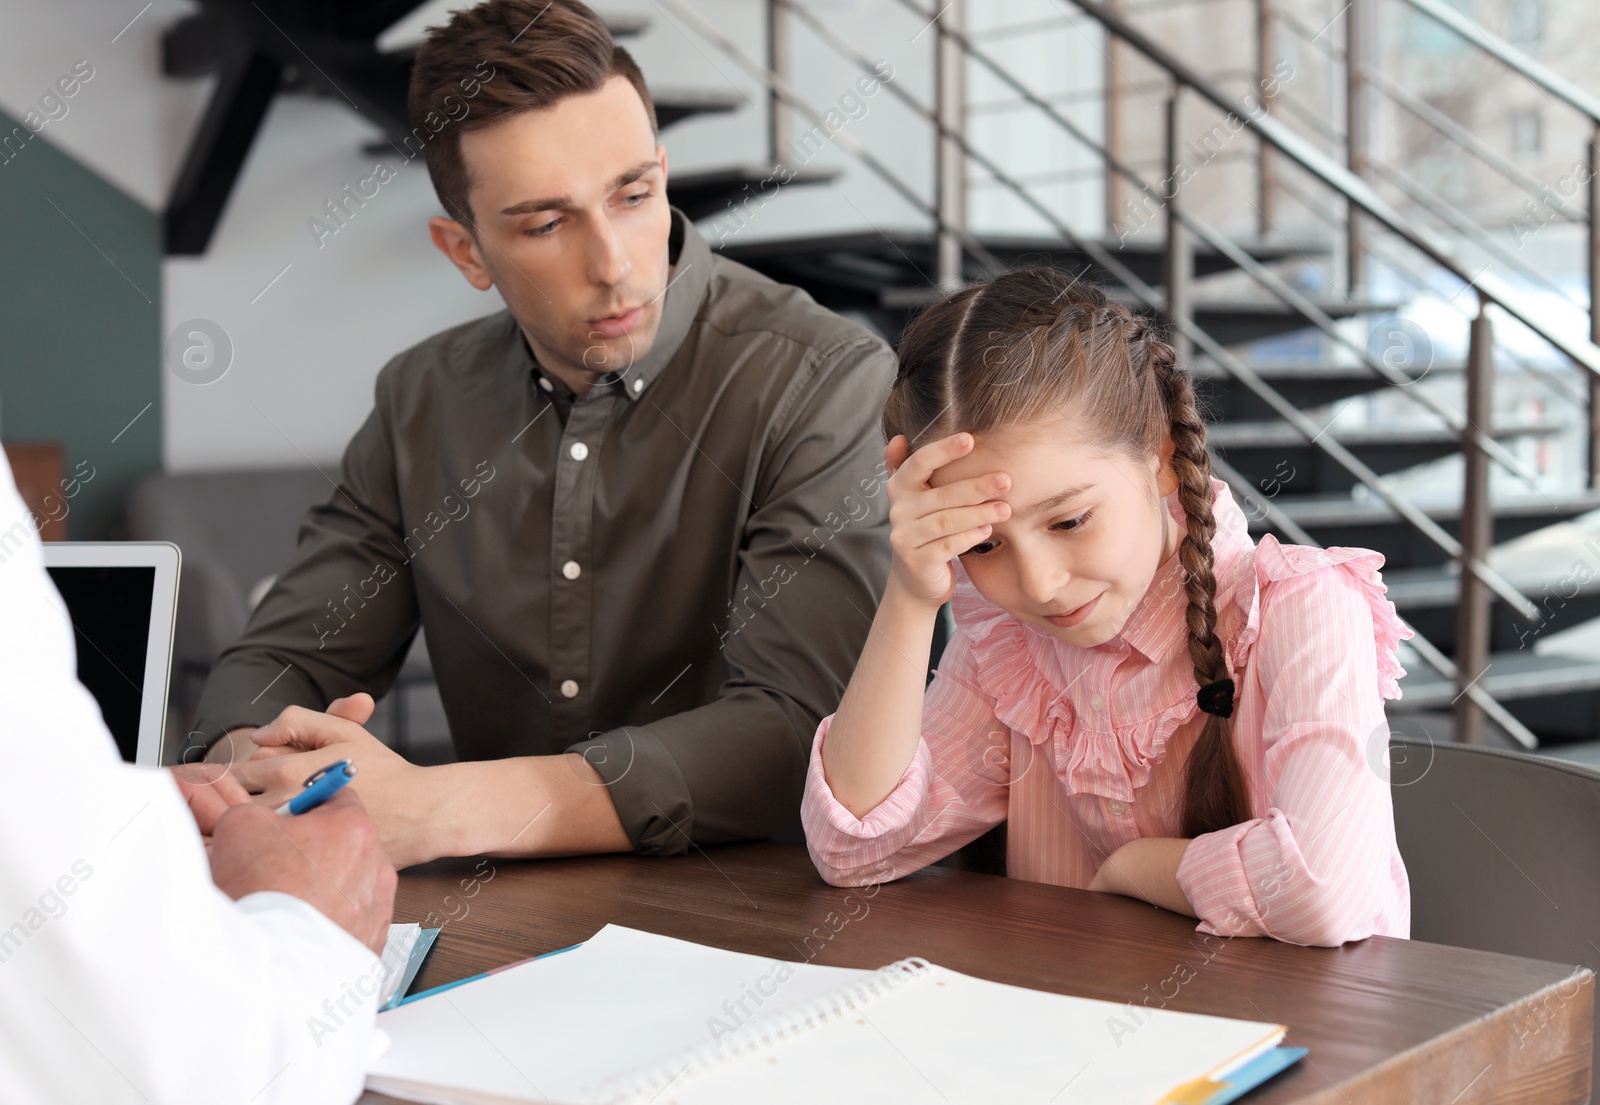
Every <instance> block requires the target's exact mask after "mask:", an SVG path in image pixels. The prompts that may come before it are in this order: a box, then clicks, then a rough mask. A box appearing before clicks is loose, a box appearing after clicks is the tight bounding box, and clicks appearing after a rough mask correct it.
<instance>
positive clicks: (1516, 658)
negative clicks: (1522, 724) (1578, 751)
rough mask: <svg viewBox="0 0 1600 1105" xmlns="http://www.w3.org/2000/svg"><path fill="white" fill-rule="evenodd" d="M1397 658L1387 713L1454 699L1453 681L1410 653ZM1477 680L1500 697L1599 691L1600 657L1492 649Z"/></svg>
mask: <svg viewBox="0 0 1600 1105" xmlns="http://www.w3.org/2000/svg"><path fill="white" fill-rule="evenodd" d="M1402 662H1403V663H1404V664H1405V668H1406V674H1405V678H1403V679H1401V680H1400V692H1401V697H1400V698H1399V699H1396V700H1394V701H1392V702H1390V703H1388V709H1389V710H1390V711H1391V712H1393V713H1408V712H1411V711H1415V710H1437V709H1441V708H1446V707H1448V706H1449V705H1450V704H1451V703H1452V702H1453V701H1454V699H1455V697H1456V693H1457V692H1456V687H1455V684H1454V683H1451V682H1448V681H1446V680H1445V678H1444V677H1443V676H1441V675H1440V674H1439V673H1438V672H1436V671H1434V670H1433V669H1432V668H1431V667H1429V666H1428V665H1427V664H1425V663H1423V662H1422V660H1421V659H1420V658H1419V657H1416V656H1415V654H1412V656H1410V657H1409V658H1405V659H1403V660H1402ZM1479 682H1480V683H1481V684H1482V686H1483V687H1484V689H1485V690H1487V691H1488V692H1489V693H1490V694H1491V695H1493V696H1494V697H1495V698H1496V699H1498V700H1499V701H1501V702H1513V701H1516V700H1518V699H1526V698H1536V697H1543V696H1547V695H1570V694H1574V693H1580V692H1592V691H1596V690H1600V659H1593V658H1590V657H1587V656H1564V655H1544V656H1540V655H1536V654H1535V653H1534V652H1533V650H1532V649H1515V650H1511V651H1506V652H1495V653H1491V654H1490V656H1489V666H1488V667H1487V668H1486V669H1485V672H1484V675H1483V677H1482V678H1481V679H1480V680H1479ZM1513 712H1516V711H1513ZM1535 731H1537V730H1535Z"/></svg>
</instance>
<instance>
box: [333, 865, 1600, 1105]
mask: <svg viewBox="0 0 1600 1105" xmlns="http://www.w3.org/2000/svg"><path fill="white" fill-rule="evenodd" d="M395 912H396V915H395V920H396V921H419V922H425V923H427V924H429V925H430V926H432V925H441V924H442V925H443V928H444V931H443V932H441V933H440V934H439V940H438V943H437V944H436V945H435V947H434V950H433V952H432V955H431V956H430V958H429V960H428V962H427V964H426V965H425V966H424V968H423V970H422V972H421V974H420V975H419V976H418V978H417V981H416V983H415V985H414V987H413V990H422V989H426V988H428V987H431V986H438V985H440V984H442V983H445V982H451V981H454V980H456V979H458V978H463V977H466V976H468V975H471V974H476V973H478V972H479V971H482V970H484V969H486V968H489V967H493V966H497V965H500V964H503V963H507V962H511V961H513V960H516V959H522V958H525V957H527V956H530V955H536V954H539V953H542V952H547V951H552V950H554V949H556V948H563V947H567V946H569V945H572V944H575V943H578V942H579V941H582V940H584V939H586V938H588V937H589V936H592V935H593V934H594V933H595V932H597V931H598V930H599V929H600V928H601V927H602V926H603V925H605V924H606V923H608V922H615V923H617V924H621V925H627V926H629V927H632V928H636V929H643V930H647V931H650V932H656V933H660V934H663V935H666V936H675V937H679V938H681V939H685V940H694V941H698V942H700V943H704V944H712V945H717V946H719V947H723V948H729V949H732V950H734V951H741V952H751V953H755V954H758V955H763V956H770V957H772V958H775V959H786V960H805V961H812V962H816V963H824V964H830V965H833V966H841V967H881V966H883V965H884V964H886V963H890V962H893V961H894V960H896V959H900V958H903V957H905V956H909V955H920V956H923V957H925V958H927V959H929V960H931V961H932V962H934V963H937V964H940V965H941V966H944V967H949V968H951V969H953V970H957V971H962V972H965V973H967V974H971V975H976V976H979V977H982V978H988V979H993V980H995V981H997V982H1007V983H1014V984H1018V985H1022V986H1031V987H1034V988H1036V989H1040V990H1051V991H1056V992H1058V993H1063V994H1077V995H1081V996H1084V997H1092V998H1101V999H1105V1000H1109V1001H1116V1002H1132V1003H1135V1004H1144V1003H1148V1004H1150V1005H1151V1006H1159V1005H1162V1004H1163V1003H1164V1004H1165V1005H1166V1006H1167V1007H1168V1008H1172V1009H1182V1010H1189V1011H1193V1012H1198V1013H1216V1014H1220V1015H1222V1016H1230V1017H1239V1018H1243V1019H1249V1020H1265V1021H1272V1022H1277V1023H1281V1024H1285V1025H1288V1026H1289V1038H1288V1042H1289V1043H1291V1044H1297V1045H1301V1046H1304V1047H1308V1048H1310V1049H1311V1050H1310V1055H1309V1056H1307V1058H1306V1059H1305V1060H1302V1061H1301V1062H1300V1063H1299V1064H1298V1065H1297V1066H1296V1067H1295V1068H1293V1069H1292V1070H1290V1071H1288V1072H1286V1073H1284V1074H1283V1075H1281V1076H1279V1077H1278V1078H1276V1079H1275V1080H1273V1081H1272V1082H1270V1083H1268V1084H1267V1085H1266V1086H1264V1087H1262V1088H1261V1089H1260V1090H1258V1091H1256V1092H1255V1093H1254V1094H1251V1095H1249V1096H1247V1097H1246V1098H1245V1099H1244V1101H1246V1102H1248V1103H1250V1105H1266V1103H1268V1102H1272V1103H1278V1102H1307V1103H1309V1102H1316V1103H1319V1105H1367V1103H1388V1102H1394V1103H1396V1105H1402V1103H1403V1105H1420V1103H1423V1102H1440V1103H1442V1105H1476V1103H1480V1102H1506V1103H1508V1105H1509V1103H1513V1102H1515V1103H1523V1102H1539V1103H1546V1102H1548V1103H1552V1105H1559V1103H1566V1102H1573V1103H1579V1102H1583V1101H1586V1100H1588V1096H1589V1064H1590V1050H1591V1025H1592V1022H1593V1017H1594V975H1593V974H1592V973H1591V972H1589V971H1588V970H1585V969H1583V968H1580V967H1575V966H1569V965H1560V964H1555V963H1545V962H1542V961H1539V960H1534V959H1518V958H1513V957H1511V956H1504V955H1494V954H1490V953H1486V952H1475V951H1466V950H1463V949H1459V948H1447V947H1443V946H1441V945H1437V944H1423V943H1416V942H1412V941H1408V940H1393V939H1387V938H1384V937H1374V938H1372V939H1370V940H1365V941H1361V942H1360V943H1355V944H1347V945H1345V946H1344V947H1342V948H1300V947H1294V946H1292V945H1288V944H1281V943H1278V942H1277V941H1274V940H1261V939H1237V940H1222V939H1220V938H1216V937H1203V936H1201V935H1200V934H1199V933H1197V932H1196V931H1195V928H1194V923H1193V922H1192V921H1190V920H1189V919H1188V918H1184V917H1179V916H1177V915H1176V914H1172V913H1167V912H1165V911H1163V910H1159V909H1155V908H1153V907H1150V906H1146V905H1144V904H1142V903H1139V902H1134V901H1132V900H1130V899H1126V898H1118V897H1114V896H1111V895H1106V894H1091V893H1089V892H1087V891H1082V890H1068V889H1064V888H1061V887H1055V886H1045V885H1043V884H1040V883H1030V882H1023V881H1020V880H1017V879H1003V878H996V877H994V876H991V875H978V874H971V873H964V872H957V871H951V870H946V869H943V868H929V869H927V870H925V871H922V872H920V873H918V874H916V875H913V876H911V877H909V878H906V879H903V880H901V881H899V882H895V883H888V884H886V885H883V886H880V887H876V888H866V889H858V890H845V889H840V888H837V887H831V886H828V885H827V884H825V883H824V882H823V881H822V880H821V879H820V878H819V877H818V876H817V873H816V871H815V869H814V868H813V867H812V866H811V862H810V860H809V859H808V858H807V856H806V853H805V850H804V849H803V848H800V847H798V846H795V845H784V844H749V845H737V846H730V847H724V848H712V849H710V850H709V851H706V852H699V851H696V852H694V853H691V854H690V855H687V856H682V857H678V858H674V859H652V858H645V857H638V856H604V857H592V858H585V859H567V860H543V861H535V862H516V861H509V860H487V859H478V860H459V861H457V860H451V861H444V862H440V863H435V864H429V865H426V866H424V867H419V868H414V869H413V870H411V871H409V872H407V873H406V874H405V875H404V876H402V878H401V880H400V891H399V897H398V902H397V907H396V911H395ZM387 1100H389V1099H388V1098H384V1097H380V1096H379V1095H376V1094H370V1093H369V1094H367V1095H366V1096H365V1097H363V1098H362V1101H363V1102H381V1101H387ZM886 1105H892V1103H886Z"/></svg>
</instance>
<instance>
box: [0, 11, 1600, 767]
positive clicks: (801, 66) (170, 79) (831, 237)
mask: <svg viewBox="0 0 1600 1105" xmlns="http://www.w3.org/2000/svg"><path fill="white" fill-rule="evenodd" d="M456 6H460V2H459V0H457V2H456V3H454V4H451V3H448V2H444V3H425V4H421V5H420V6H419V5H417V4H415V3H414V2H413V0H366V2H356V0H338V2H336V0H255V2H253V3H252V2H249V0H244V2H237V0H205V2H203V3H195V2H189V0H151V2H149V3H143V4H142V6H141V0H71V2H68V3H62V2H60V0H52V2H46V0H8V2H7V3H6V4H5V5H4V6H3V8H0V242H3V243H4V245H3V247H0V248H3V254H0V256H3V263H0V285H3V289H4V292H3V294H0V332H3V334H4V341H3V342H0V438H3V440H4V442H5V443H6V447H7V450H8V453H9V454H10V455H11V458H12V463H13V466H14V468H15V469H16V471H17V475H18V479H19V482H20V483H22V484H23V485H24V489H25V491H26V492H27V493H28V494H29V495H30V496H31V497H32V498H31V501H32V503H33V504H34V506H35V509H36V510H37V511H39V512H40V514H41V516H43V517H45V518H46V519H47V524H46V525H45V527H44V530H45V536H46V537H47V538H55V539H61V538H67V537H70V538H71V539H74V540H86V539H107V538H130V537H131V538H140V539H162V540H174V541H177V542H178V543H179V544H180V545H182V547H183V550H184V576H183V584H182V591H181V598H180V615H179V628H178V644H177V662H176V664H175V668H174V676H173V690H172V698H171V704H172V705H171V715H172V725H173V726H174V727H177V728H180V729H181V727H183V726H185V725H186V724H187V712H188V711H189V710H191V709H192V706H193V703H194V701H195V699H196V697H197V695H198V692H199V688H200V686H201V685H202V683H203V681H204V677H205V673H206V671H207V670H208V668H209V666H210V664H211V662H212V661H213V660H214V658H215V656H216V654H217V652H218V651H219V650H220V649H221V648H222V647H224V646H225V645H226V644H227V643H228V642H229V641H231V639H232V638H233V637H234V636H236V635H237V633H238V632H239V631H240V629H241V628H242V627H243V624H244V621H245V618H246V616H247V614H248V611H249V608H250V605H251V603H252V602H253V601H254V600H255V599H257V598H259V597H260V595H261V594H263V593H264V591H265V585H266V582H267V581H268V580H269V579H270V577H271V575H272V574H273V573H274V572H276V571H277V570H278V568H279V567H281V565H282V563H283V562H284V560H285V559H286V557H287V556H288V554H289V551H290V550H291V549H292V547H293V543H294V535H295V531H296V528H297V525H298V520H299V518H300V516H301V514H302V513H303V512H304V510H305V508H306V507H307V506H308V505H309V504H310V503H312V502H315V501H318V500H320V499H323V498H325V497H326V496H327V495H328V494H329V493H330V492H331V487H330V477H332V476H335V475H336V468H337V462H338V457H339V455H340V453H341V451H342V449H343V447H344V444H345V442H346V441H347V440H348V438H349V437H350V435H351V434H352V433H353V432H354V431H355V429H356V427H357V426H358V425H359V424H360V422H361V421H362V419H363V418H364V417H365V416H366V413H367V411H368V410H369V408H370V406H371V394H372V391H371V389H372V384H373V379H374V377H375V375H376V373H377V372H378V370H379V369H380V368H381V367H382V366H383V364H384V363H385V362H386V361H387V360H388V359H389V358H390V357H392V356H394V355H395V354H396V353H398V352H400V351H401V350H403V349H405V348H407V347H408V346H410V345H412V344H414V343H416V342H418V341H420V340H421V339H423V338H425V337H427V336H429V335H430V334H433V333H435V332H436V331H438V330H440V329H443V328H445V327H448V326H451V325H454V324H456V323H458V322H461V321H465V320H467V319H471V318H474V317H478V316H481V315H484V314H488V313H490V312H492V311H495V310H497V309H498V308H499V307H500V301H499V299H498V297H497V296H496V295H495V294H494V293H492V292H491V293H488V294H481V293H478V292H476V291H474V290H473V289H471V288H470V287H468V286H467V285H466V284H465V282H464V281H463V280H462V279H461V278H460V276H459V275H458V274H457V273H456V271H455V270H454V269H453V268H452V267H451V266H450V265H449V264H447V263H446V262H445V260H444V259H443V258H442V257H440V256H439V255H438V254H437V252H436V251H435V250H434V248H433V247H432V245H431V243H430V242H429V240H428V235H427V228H426V219H427V218H428V217H429V216H430V215H433V214H437V213H440V212H439V207H438V202H437V200H436V198H435V196H434V194H433V191H432V188H431V186H430V184H429V182H428V179H427V174H426V171H425V169H424V168H423V166H422V162H421V158H420V157H415V158H413V157H411V156H409V153H410V151H409V150H408V148H407V147H406V145H405V139H406V136H407V135H408V133H409V131H410V129H411V121H410V120H408V119H407V118H406V116H405V96H404V93H405V81H406V75H407V72H408V69H409V64H410V54H411V51H412V50H413V49H414V47H415V45H416V44H417V42H418V41H419V40H420V38H421V35H422V31H423V29H424V28H425V27H427V26H428V25H430V24H433V23H437V22H441V21H443V19H444V18H445V17H446V13H447V12H448V10H449V9H450V8H452V7H456ZM596 6H597V10H599V11H600V12H601V13H602V14H603V15H604V16H605V17H606V18H607V20H608V22H610V23H611V25H612V27H613V30H614V33H615V34H616V35H617V37H618V39H619V41H621V42H622V43H623V44H625V45H626V46H627V47H628V48H629V49H630V50H631V51H633V52H634V54H635V56H636V57H637V58H638V60H639V61H640V63H641V65H642V67H643V69H644V72H645V74H646V76H647V78H648V80H649V82H650V84H651V87H652V91H653V94H654V96H655V98H656V101H657V110H658V112H659V114H660V117H661V120H662V123H663V130H662V140H663V141H664V143H665V144H666V146H667V148H668V151H669V156H670V158H671V168H672V181H671V183H670V185H669V195H670V197H671V199H672V200H673V202H674V203H676V204H677V205H678V206H680V207H682V208H684V209H685V210H686V211H687V212H688V213H689V214H690V215H691V216H692V217H694V218H695V219H697V220H698V222H699V225H700V227H701V229H702V231H703V232H704V233H705V234H706V235H707V237H708V238H709V239H710V241H711V242H712V244H713V246H714V247H715V248H718V249H721V250H722V251H723V252H725V253H727V254H728V255H730V256H734V257H737V258H738V259H740V260H742V261H745V262H746V263H748V264H751V265H753V266H755V267H757V268H759V269H761V270H762V271H765V272H767V273H769V274H770V275H772V276H774V277H775V278H777V279H780V280H785V281H788V282H791V283H795V284H799V285H801V286H802V287H805V288H806V289H807V290H808V291H810V292H811V294H812V295H813V296H815V297H816V298H817V299H818V300H819V301H821V302H823V303H825V304H827V305H829V306H832V307H834V308H835V309H837V310H839V311H841V312H844V313H846V314H849V315H852V316H853V317H856V318H858V319H861V320H862V321H864V322H866V323H867V324H869V325H871V326H873V327H874V328H876V329H877V330H878V331H879V332H881V333H882V334H883V335H884V336H885V337H886V338H887V339H889V340H890V341H893V340H894V339H895V338H896V337H897V336H898V334H899V331H900V328H901V327H902V326H903V325H904V324H905V321H906V320H907V318H909V317H910V316H911V315H912V314H913V313H914V312H915V311H916V310H917V309H919V308H920V307H922V306H924V305H926V304H927V303H929V302H931V301H932V300H933V299H934V298H936V297H937V296H938V295H940V294H942V292H943V291H944V290H947V289H949V288H952V287H956V286H959V285H960V284H961V283H962V282H963V281H966V280H972V279H978V278H981V277H982V276H983V275H984V274H985V273H988V272H992V271H995V270H996V269H998V268H1002V267H1006V266H1009V265H1014V264H1018V263H1024V262H1028V263H1033V262H1044V263H1050V264H1057V265H1061V266H1064V267H1069V268H1071V269H1073V270H1074V271H1083V272H1087V273H1089V274H1090V275H1091V276H1093V277H1094V278H1095V279H1098V280H1101V281H1104V282H1106V283H1108V284H1110V285H1111V286H1113V287H1114V289H1115V294H1116V295H1118V296H1119V297H1120V298H1122V299H1124V300H1125V301H1126V302H1128V303H1129V304H1130V305H1131V306H1133V307H1135V308H1136V309H1139V310H1142V311H1147V312H1149V313H1151V314H1154V315H1157V316H1159V317H1161V318H1163V319H1164V320H1165V321H1166V322H1167V323H1168V325H1169V326H1170V327H1171V328H1172V331H1173V333H1174V337H1175V340H1176V342H1177V344H1178V345H1179V348H1180V353H1181V355H1182V356H1183V357H1184V358H1185V359H1186V361H1187V363H1188V364H1189V365H1190V367H1191V368H1192V369H1193V371H1194V373H1195V374H1196V376H1197V378H1198V379H1199V380H1200V382H1201V386H1202V391H1203V393H1204V395H1205V398H1206V401H1207V404H1208V407H1207V410H1208V415H1209V417H1210V418H1211V420H1212V421H1213V422H1214V428H1213V442H1212V444H1213V452H1214V456H1215V458H1216V462H1217V474H1218V475H1219V477H1220V478H1224V479H1226V480H1227V481H1228V483H1229V484H1230V485H1231V486H1232V487H1233V490H1234V494H1235V497H1236V498H1237V499H1239V500H1240V502H1241V504H1242V505H1243V506H1244V507H1245V510H1246V513H1247V514H1248V515H1249V516H1250V517H1251V519H1252V526H1253V530H1254V532H1255V534H1256V536H1258V537H1259V535H1260V534H1262V533H1265V532H1269V531H1270V532H1275V533H1277V534H1278V536H1279V537H1280V538H1281V539H1282V540H1284V541H1286V542H1300V543H1317V544H1322V545H1357V546H1363V547H1368V548H1373V549H1377V550H1379V551H1380V552H1382V553H1384V555H1385V556H1386V558H1387V566H1386V568H1385V571H1384V575H1385V578H1386V581H1387V582H1388V584H1389V588H1390V597H1391V598H1393V600H1394V601H1395V603H1396V605H1397V607H1398V608H1399V610H1400V613H1401V615H1402V616H1403V617H1405V618H1406V620H1407V621H1408V622H1409V623H1410V624H1411V625H1412V626H1413V627H1414V628H1416V630H1417V631H1418V636H1417V638H1415V639H1414V640H1413V641H1411V642H1410V643H1408V644H1407V645H1406V646H1403V656H1402V661H1403V663H1404V666H1405V667H1406V669H1407V672H1408V674H1407V677H1406V679H1405V681H1404V682H1403V684H1402V686H1403V689H1404V697H1403V698H1402V699H1401V700H1399V701H1397V702H1392V703H1390V708H1391V719H1392V723H1393V725H1394V728H1395V730H1396V731H1397V732H1400V733H1408V734H1411V735H1413V736H1415V737H1417V738H1419V739H1422V740H1426V741H1446V740H1456V739H1460V740H1464V741H1467V742H1469V743H1485V744H1491V745H1499V746H1503V747H1507V748H1516V749H1532V750H1535V751H1537V752H1538V753H1539V754H1542V755H1549V756H1554V757H1562V758H1568V759H1575V760H1588V761H1590V762H1600V489H1597V480H1600V456H1597V451H1596V448H1595V442H1596V434H1595V432H1594V427H1595V425H1596V417H1597V411H1600V407H1597V406H1596V403H1595V396H1596V380H1597V378H1600V377H1597V373H1600V348H1597V347H1596V345H1595V343H1594V339H1595V337H1596V335H1597V330H1596V321H1595V315H1594V311H1593V308H1592V304H1591V293H1590V289H1591V287H1592V285H1593V280H1594V274H1595V271H1596V266H1597V258H1600V238H1597V234H1596V225H1595V220H1594V215H1593V212H1594V210H1595V196H1596V184H1595V172H1594V165H1595V161H1596V135H1597V127H1600V98H1597V95H1596V94H1597V93H1600V87H1597V84H1600V78H1597V77H1596V74H1595V72H1594V68H1595V67H1594V66H1593V64H1592V62H1589V58H1591V57H1592V56H1593V53H1594V48H1595V46H1596V44H1597V43H1600V10H1597V9H1596V8H1595V7H1594V5H1592V4H1590V3H1586V2H1583V0H1353V2H1349V3H1346V2H1344V0H1100V2H1094V0H952V2H950V3H947V4H945V5H944V6H942V7H940V8H937V9H935V8H934V7H932V6H930V5H928V4H924V3H921V2H917V0H870V2H866V0H861V2H852V0H608V2H605V3H601V4H597V5H596ZM778 166H783V167H785V168H786V169H787V172H786V173H785V174H784V179H786V180H787V183H784V184H782V185H781V186H778V185H775V184H773V183H772V177H773V173H774V169H775V168H776V167H778ZM790 178H792V179H790ZM1463 565H1466V570H1465V571H1463V569H1462V566H1463ZM428 671H429V668H428V662H427V656H426V645H425V642H420V641H419V644H418V646H417V647H416V648H415V649H414V650H413V654H412V657H411V660H410V662H408V665H407V668H406V672H405V675H404V677H403V678H402V681H401V683H400V685H399V686H398V687H397V688H396V690H395V692H393V693H392V694H390V695H389V696H388V697H387V698H386V700H385V701H384V703H382V704H381V707H380V711H381V712H380V715H379V717H378V718H377V719H375V722H374V728H375V730H376V731H378V732H379V733H380V734H382V735H384V736H385V737H386V739H389V740H391V741H393V742H394V743H395V744H396V745H397V746H399V747H401V748H402V749H403V750H404V751H406V752H407V754H408V755H411V756H413V757H414V758H417V759H421V760H424V761H428V760H437V759H441V758H445V757H448V756H449V754H450V752H449V743H448V733H447V732H446V731H445V729H444V718H443V713H442V711H441V710H440V708H439V706H438V701H437V698H436V696H434V695H433V693H432V689H431V680H430V678H429V675H428Z"/></svg>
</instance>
